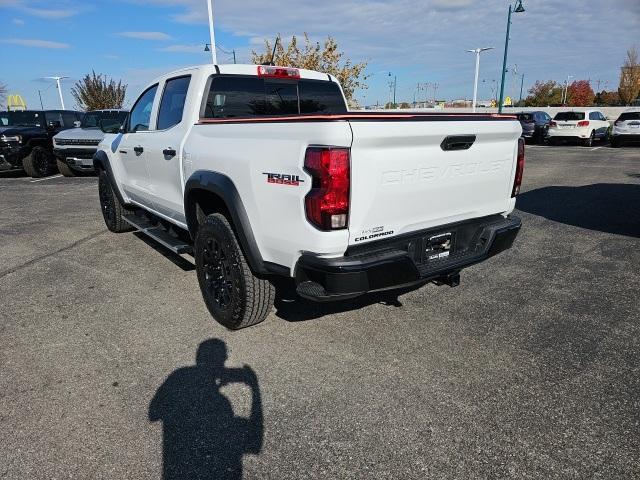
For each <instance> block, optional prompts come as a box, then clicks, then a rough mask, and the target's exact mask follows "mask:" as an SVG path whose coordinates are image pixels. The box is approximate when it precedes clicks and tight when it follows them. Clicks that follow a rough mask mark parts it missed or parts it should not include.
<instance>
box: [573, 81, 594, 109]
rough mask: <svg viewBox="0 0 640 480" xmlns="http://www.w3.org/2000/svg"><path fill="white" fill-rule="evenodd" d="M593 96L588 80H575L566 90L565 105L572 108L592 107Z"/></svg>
mask: <svg viewBox="0 0 640 480" xmlns="http://www.w3.org/2000/svg"><path fill="white" fill-rule="evenodd" d="M595 96H596V95H595V93H593V89H592V88H591V85H590V84H589V81H588V80H576V81H574V82H572V83H571V85H569V87H568V88H567V103H568V104H569V105H571V106H572V107H587V106H589V105H592V104H593V99H594V98H595Z"/></svg>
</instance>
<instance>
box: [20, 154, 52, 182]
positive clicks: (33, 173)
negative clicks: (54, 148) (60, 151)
mask: <svg viewBox="0 0 640 480" xmlns="http://www.w3.org/2000/svg"><path fill="white" fill-rule="evenodd" d="M22 168H24V171H25V172H27V175H29V176H30V177H33V178H41V177H47V176H49V175H51V174H52V173H53V172H54V168H53V165H51V155H50V154H49V152H47V151H46V150H45V149H44V148H42V147H33V148H32V149H31V153H30V154H29V155H27V156H26V157H25V158H24V159H23V160H22Z"/></svg>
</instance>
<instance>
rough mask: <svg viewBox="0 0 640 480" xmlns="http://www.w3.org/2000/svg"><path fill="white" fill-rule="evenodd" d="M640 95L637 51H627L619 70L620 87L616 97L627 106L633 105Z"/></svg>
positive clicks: (639, 69) (632, 49)
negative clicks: (618, 96)
mask: <svg viewBox="0 0 640 480" xmlns="http://www.w3.org/2000/svg"><path fill="white" fill-rule="evenodd" d="M639 94H640V63H639V61H638V51H637V50H636V49H635V48H630V49H629V50H627V58H626V59H625V61H624V64H623V65H622V68H621V69H620V85H619V86H618V95H620V101H621V102H622V103H623V104H625V105H629V104H631V103H633V102H634V101H635V100H636V98H638V95H639Z"/></svg>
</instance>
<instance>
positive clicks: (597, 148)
mask: <svg viewBox="0 0 640 480" xmlns="http://www.w3.org/2000/svg"><path fill="white" fill-rule="evenodd" d="M600 148H602V147H596V148H592V149H591V150H589V151H590V152H595V151H596V150H599V149H600Z"/></svg>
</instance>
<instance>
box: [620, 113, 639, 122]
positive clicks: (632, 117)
mask: <svg viewBox="0 0 640 480" xmlns="http://www.w3.org/2000/svg"><path fill="white" fill-rule="evenodd" d="M627 120H640V112H625V113H621V114H620V118H618V121H619V122H626V121H627Z"/></svg>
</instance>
